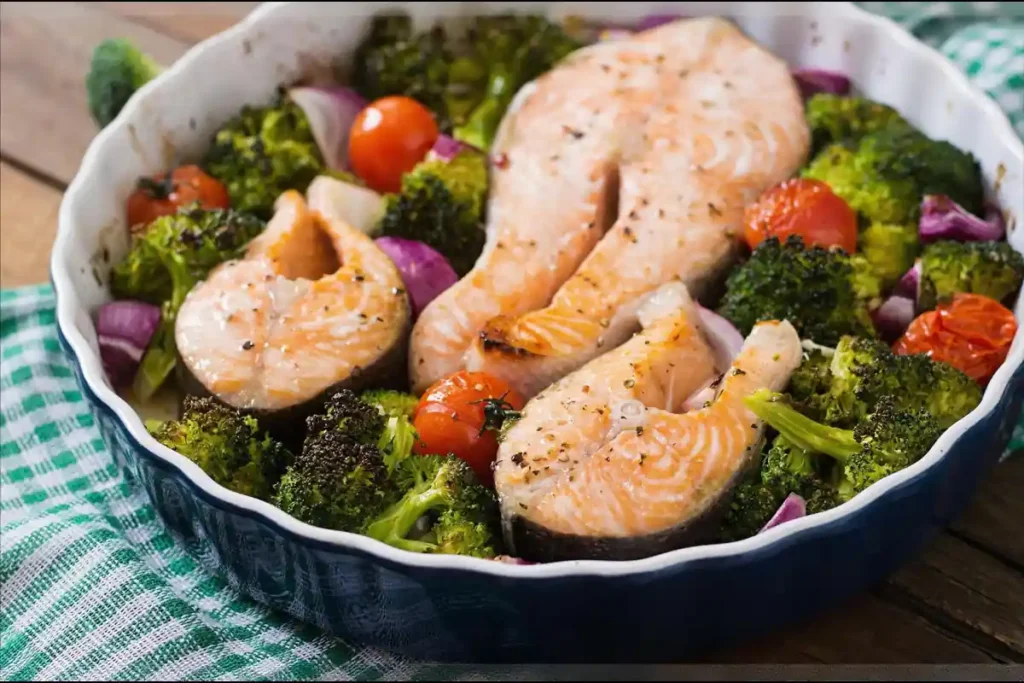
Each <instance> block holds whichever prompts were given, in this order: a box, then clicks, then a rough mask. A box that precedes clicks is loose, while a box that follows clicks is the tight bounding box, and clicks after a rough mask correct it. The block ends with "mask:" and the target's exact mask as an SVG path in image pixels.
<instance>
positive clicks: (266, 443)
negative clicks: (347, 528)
mask: <svg viewBox="0 0 1024 683" xmlns="http://www.w3.org/2000/svg"><path fill="white" fill-rule="evenodd" d="M146 426H147V428H148V429H149V431H150V433H151V434H152V435H153V437H154V438H155V439H156V440H157V441H159V442H160V443H162V444H164V445H165V446H167V447H168V448H170V449H172V450H175V451H177V452H178V453H181V454H182V455H184V456H185V457H186V458H188V459H189V460H191V461H192V462H194V463H196V464H197V465H199V466H200V467H201V468H202V469H203V471H204V472H206V473H207V474H208V475H210V478H211V479H213V480H214V481H215V482H217V483H218V484H220V485H221V486H224V487H225V488H229V489H231V490H232V491H236V492H238V493H241V494H244V495H247V496H252V497H254V498H260V499H262V500H269V499H270V496H271V493H272V491H273V489H274V486H275V485H276V484H277V482H278V480H279V479H280V477H281V475H282V473H284V470H285V468H286V467H287V466H288V465H289V464H290V463H291V460H292V455H291V453H289V452H288V449H286V448H285V447H284V446H283V445H281V444H280V443H278V442H277V441H275V440H274V439H272V438H271V437H270V436H268V435H267V434H265V433H264V432H263V431H262V430H261V429H260V427H259V425H258V423H257V421H256V419H255V418H253V417H251V416H248V415H243V414H242V413H240V412H239V411H237V410H235V409H233V408H229V407H227V406H225V405H223V404H221V403H218V402H217V401H215V400H213V399H212V398H206V397H204V398H199V397H196V396H186V397H185V399H184V402H183V411H182V416H181V418H180V419H178V420H170V421H167V422H158V423H152V422H150V423H148V424H147V425H146Z"/></svg>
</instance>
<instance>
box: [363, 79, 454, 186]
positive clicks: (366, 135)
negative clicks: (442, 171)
mask: <svg viewBox="0 0 1024 683" xmlns="http://www.w3.org/2000/svg"><path fill="white" fill-rule="evenodd" d="M438 135H440V131H439V130H438V128H437V122H436V121H434V115H433V114H431V113H430V110H429V109H427V108H426V107H424V106H423V105H422V104H420V103H419V102H417V101H416V100H414V99H412V98H410V97H402V96H400V95H395V96H391V97H383V98H381V99H379V100H376V101H375V102H372V103H371V104H370V105H369V106H368V107H366V108H365V109H363V110H362V111H361V112H359V115H358V116H356V120H355V121H353V122H352V130H351V132H350V133H349V138H348V158H349V163H351V164H352V170H353V171H355V172H356V175H358V176H359V177H360V178H362V179H363V180H364V181H365V182H366V184H367V185H369V186H370V188H372V189H374V190H376V191H378V192H398V191H399V190H400V189H402V174H403V173H407V172H408V171H411V170H412V168H413V166H415V165H416V164H418V163H419V162H420V161H422V160H423V157H425V156H426V155H427V152H429V151H430V148H431V147H433V146H434V142H435V141H436V140H437V137H438Z"/></svg>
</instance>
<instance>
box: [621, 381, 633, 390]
mask: <svg viewBox="0 0 1024 683" xmlns="http://www.w3.org/2000/svg"><path fill="white" fill-rule="evenodd" d="M622 386H624V387H626V388H627V389H632V388H633V387H634V386H636V380H635V379H627V380H626V381H625V382H623V383H622Z"/></svg>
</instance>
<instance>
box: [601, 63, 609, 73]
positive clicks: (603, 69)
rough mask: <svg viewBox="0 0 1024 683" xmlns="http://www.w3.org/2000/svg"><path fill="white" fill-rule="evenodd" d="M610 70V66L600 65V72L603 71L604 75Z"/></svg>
mask: <svg viewBox="0 0 1024 683" xmlns="http://www.w3.org/2000/svg"><path fill="white" fill-rule="evenodd" d="M611 70H612V68H611V67H610V66H608V65H607V64H602V65H601V71H603V72H605V73H608V72H609V71H611Z"/></svg>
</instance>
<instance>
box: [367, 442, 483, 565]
mask: <svg viewBox="0 0 1024 683" xmlns="http://www.w3.org/2000/svg"><path fill="white" fill-rule="evenodd" d="M395 479H396V481H397V482H399V487H400V488H401V489H404V490H405V491H406V493H405V495H404V496H402V498H401V500H399V501H398V502H396V503H394V504H393V505H391V506H390V507H389V508H388V509H387V510H385V511H384V512H383V513H381V514H380V516H379V517H377V518H376V519H375V520H373V521H372V522H370V524H369V525H368V526H367V528H366V535H367V536H370V537H371V538H375V539H377V540H378V541H382V542H384V543H387V544H388V545H392V546H395V547H396V548H401V549H403V550H409V551H412V552H420V553H449V554H455V555H472V556H474V557H494V556H495V555H497V554H498V551H499V548H498V543H499V541H500V539H499V537H498V536H497V535H496V534H495V532H494V530H495V529H496V528H497V524H498V520H499V515H498V506H497V499H496V498H495V496H494V493H493V492H492V491H491V490H490V489H488V488H486V487H484V486H482V485H481V484H480V483H479V482H478V481H477V479H476V477H475V476H474V474H473V470H472V468H471V467H470V466H469V465H468V464H466V462H465V461H464V460H461V459H459V458H457V457H455V456H454V455H447V456H437V455H417V456H413V457H410V458H406V459H405V460H403V461H402V462H401V463H400V465H399V470H398V471H396V473H395ZM424 522H426V524H424Z"/></svg>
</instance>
